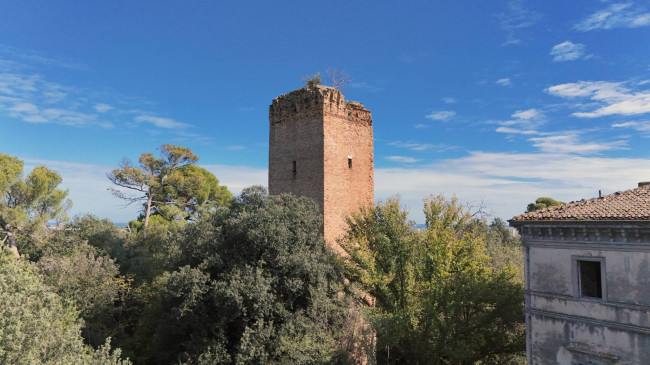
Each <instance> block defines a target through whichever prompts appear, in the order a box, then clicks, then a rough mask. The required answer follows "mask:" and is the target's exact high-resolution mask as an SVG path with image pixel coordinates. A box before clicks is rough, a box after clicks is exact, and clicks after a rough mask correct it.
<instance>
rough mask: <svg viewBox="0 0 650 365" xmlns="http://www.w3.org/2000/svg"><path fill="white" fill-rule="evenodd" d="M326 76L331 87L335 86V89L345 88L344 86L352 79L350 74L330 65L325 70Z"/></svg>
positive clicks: (341, 89)
mask: <svg viewBox="0 0 650 365" xmlns="http://www.w3.org/2000/svg"><path fill="white" fill-rule="evenodd" d="M326 74H327V78H328V79H329V80H330V82H331V83H332V87H333V88H335V89H336V90H339V91H343V90H345V89H346V86H347V85H348V84H349V83H350V81H351V80H352V79H351V78H350V74H348V73H347V72H345V71H343V69H341V68H339V67H336V68H334V67H330V68H328V69H327V71H326Z"/></svg>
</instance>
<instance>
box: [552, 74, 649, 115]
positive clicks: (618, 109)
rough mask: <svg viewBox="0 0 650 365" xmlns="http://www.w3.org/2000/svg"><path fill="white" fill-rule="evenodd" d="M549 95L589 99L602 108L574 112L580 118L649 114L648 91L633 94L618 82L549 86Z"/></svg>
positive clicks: (583, 82) (589, 82)
mask: <svg viewBox="0 0 650 365" xmlns="http://www.w3.org/2000/svg"><path fill="white" fill-rule="evenodd" d="M546 92H548V93H549V94H551V95H554V96H559V97H564V98H579V97H583V98H589V99H591V100H593V101H595V102H598V103H599V104H601V105H602V104H604V106H602V107H600V108H598V109H596V110H593V111H589V112H576V113H573V115H574V116H576V117H580V118H596V117H601V116H606V115H636V114H644V113H649V112H650V90H644V91H639V92H634V91H632V90H630V89H629V88H627V87H625V86H623V83H620V82H606V81H579V82H577V83H568V84H561V85H555V86H551V87H549V88H547V89H546Z"/></svg>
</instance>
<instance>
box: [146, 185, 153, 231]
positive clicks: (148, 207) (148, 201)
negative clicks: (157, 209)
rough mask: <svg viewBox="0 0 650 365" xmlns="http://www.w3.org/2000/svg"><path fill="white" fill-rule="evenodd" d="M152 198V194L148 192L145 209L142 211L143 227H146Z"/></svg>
mask: <svg viewBox="0 0 650 365" xmlns="http://www.w3.org/2000/svg"><path fill="white" fill-rule="evenodd" d="M152 200H153V194H151V192H149V198H148V199H147V210H146V211H145V213H144V228H147V226H148V225H149V216H150V215H151V202H152Z"/></svg>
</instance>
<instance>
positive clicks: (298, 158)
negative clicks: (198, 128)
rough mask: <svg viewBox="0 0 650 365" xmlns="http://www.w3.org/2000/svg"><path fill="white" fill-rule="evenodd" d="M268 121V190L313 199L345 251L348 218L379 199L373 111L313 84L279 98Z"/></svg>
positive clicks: (329, 236)
mask: <svg viewBox="0 0 650 365" xmlns="http://www.w3.org/2000/svg"><path fill="white" fill-rule="evenodd" d="M269 123H270V136H269V193H270V194H280V193H292V194H295V195H300V196H307V197H310V198H312V199H314V200H315V201H316V202H317V203H318V205H319V207H320V209H321V214H322V215H323V221H324V222H323V235H324V237H325V241H326V242H327V243H328V244H330V245H331V246H332V247H333V248H334V249H335V250H336V251H338V252H339V253H340V250H341V248H340V247H339V246H338V244H337V243H336V240H337V238H339V237H340V236H341V235H342V234H343V232H344V230H345V227H346V223H345V219H346V217H348V216H349V215H350V214H351V213H352V212H355V211H358V210H359V208H360V207H362V206H370V205H372V204H374V168H373V163H374V160H373V136H372V116H371V114H370V111H368V110H367V109H366V108H364V106H363V105H362V104H361V103H357V102H352V101H346V100H345V99H344V97H343V94H341V93H340V92H339V91H338V90H336V89H334V88H332V87H326V86H320V85H314V86H306V87H304V88H301V89H298V90H294V91H292V92H290V93H288V94H284V95H281V96H279V97H277V98H275V99H274V100H273V103H272V104H271V106H270V107H269Z"/></svg>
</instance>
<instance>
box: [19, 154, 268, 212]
mask: <svg viewBox="0 0 650 365" xmlns="http://www.w3.org/2000/svg"><path fill="white" fill-rule="evenodd" d="M22 159H23V161H25V174H28V173H29V172H30V171H31V170H32V169H33V168H34V167H36V166H38V165H44V166H46V167H48V168H50V169H52V170H54V171H56V172H58V173H59V174H60V175H61V177H62V178H63V182H62V184H61V188H63V189H68V190H69V198H70V199H72V203H73V205H72V209H71V211H70V212H69V214H70V215H71V216H74V215H77V214H84V213H91V214H94V215H96V216H99V217H101V218H109V219H111V220H113V221H114V222H128V221H129V220H131V219H135V218H137V216H138V210H139V209H140V207H139V206H138V205H137V204H132V205H130V206H127V207H125V206H124V201H122V200H120V199H118V198H116V197H114V196H113V195H112V194H111V192H110V191H109V190H108V188H109V187H112V184H111V183H110V182H109V181H108V179H107V178H106V173H107V172H110V171H111V170H112V169H114V168H116V167H117V166H104V165H96V164H86V163H78V162H71V161H54V160H42V159H32V158H22ZM201 167H203V168H205V169H207V170H208V171H210V172H212V173H213V174H214V175H215V176H216V177H217V178H218V179H219V183H220V184H222V185H226V186H227V187H228V189H229V190H230V191H231V192H232V193H233V194H239V193H240V192H241V190H242V189H243V188H245V187H249V186H251V185H262V186H266V185H267V179H268V172H267V170H266V169H259V168H253V167H246V166H230V165H201Z"/></svg>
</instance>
